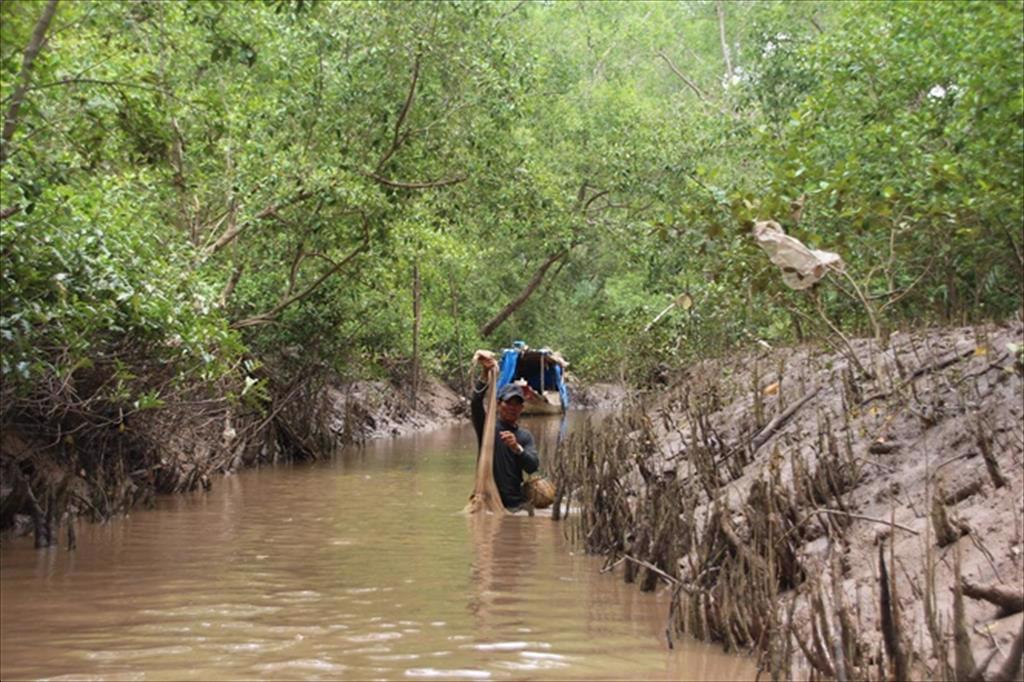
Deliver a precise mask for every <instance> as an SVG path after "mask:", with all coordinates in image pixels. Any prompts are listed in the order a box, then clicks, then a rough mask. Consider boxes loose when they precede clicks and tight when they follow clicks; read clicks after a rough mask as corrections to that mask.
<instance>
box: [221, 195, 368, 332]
mask: <svg viewBox="0 0 1024 682" xmlns="http://www.w3.org/2000/svg"><path fill="white" fill-rule="evenodd" d="M362 219H363V240H362V241H361V242H360V243H359V245H358V246H356V247H355V248H354V249H352V251H350V252H349V254H348V255H347V256H345V258H343V259H342V260H340V261H338V262H336V263H333V264H332V266H331V267H330V268H328V269H327V270H326V271H324V272H323V274H321V275H320V276H319V277H318V278H317V279H316V280H315V281H314V282H313V283H312V284H310V285H309V286H308V287H306V288H305V289H303V290H302V291H300V292H298V293H296V294H291V291H290V290H289V292H288V294H291V295H286V296H285V297H283V298H282V299H281V301H280V302H279V303H278V304H277V305H275V306H274V307H273V308H271V309H270V310H268V311H266V312H265V313H260V314H259V315H255V316H253V317H248V318H246V319H244V320H238V321H237V322H232V323H231V328H232V329H242V328H244V327H254V326H257V325H261V324H267V323H268V322H273V321H274V320H275V319H276V318H277V316H278V315H280V314H281V311H282V310H284V309H285V308H287V307H288V306H290V305H291V304H293V303H295V302H296V301H299V300H302V299H303V298H305V297H306V296H309V295H310V294H311V293H313V291H314V290H316V288H317V287H319V286H320V285H321V284H323V283H324V281H326V280H327V278H328V277H330V276H331V275H333V274H334V273H336V272H338V271H339V270H341V269H342V268H343V267H345V266H346V265H348V264H349V263H350V262H351V261H352V260H353V259H354V258H355V257H356V256H358V255H359V254H360V253H362V252H363V251H365V250H366V249H367V248H368V247H369V246H370V223H369V221H368V220H367V219H366V216H365V215H363V216H362Z"/></svg>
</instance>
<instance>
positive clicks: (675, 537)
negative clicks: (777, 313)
mask: <svg viewBox="0 0 1024 682" xmlns="http://www.w3.org/2000/svg"><path fill="white" fill-rule="evenodd" d="M1022 347H1024V340H1022V326H1021V324H1020V323H1012V324H1008V325H1003V326H998V327H986V328H962V329H946V330H935V331H928V332H920V333H914V334H898V335H895V336H893V337H892V339H891V340H890V342H889V345H888V346H887V347H884V348H883V347H881V346H880V345H879V344H878V343H876V342H875V341H873V340H864V339H861V340H852V341H850V343H849V345H848V346H847V345H846V344H840V345H839V349H833V350H829V349H816V348H807V347H804V348H793V349H777V350H771V351H762V352H759V353H756V354H750V355H748V356H746V357H743V358H737V357H731V358H728V359H727V360H721V361H706V362H703V363H700V364H698V365H695V366H693V367H690V368H688V369H686V370H685V371H683V372H680V373H679V374H678V375H677V376H675V377H674V381H673V382H672V384H671V386H670V387H669V388H668V389H667V390H666V391H665V392H664V393H660V394H657V395H653V396H650V397H649V399H648V400H646V401H644V402H642V403H640V404H637V405H634V406H633V407H631V408H630V409H628V410H626V411H625V412H623V413H622V415H621V416H620V417H618V418H615V419H612V420H609V421H607V422H606V423H605V424H604V425H603V426H602V427H599V428H594V429H591V430H589V431H588V430H584V431H583V432H581V433H580V434H579V435H578V436H576V437H574V438H573V439H571V440H570V442H569V443H568V445H567V447H566V449H565V452H564V453H563V457H562V460H561V468H560V470H559V471H558V472H557V477H558V478H559V482H560V484H561V488H562V491H563V494H565V495H566V496H567V497H568V499H570V500H571V502H572V503H573V504H579V505H580V506H581V512H580V523H581V529H580V534H581V538H582V539H583V541H584V542H585V544H586V546H587V547H588V549H589V550H590V551H592V552H598V553H603V554H605V556H606V557H607V566H609V567H615V570H616V571H618V572H620V573H621V574H622V575H623V576H624V578H625V579H626V580H627V581H635V582H638V583H639V584H640V586H641V588H642V589H647V590H654V589H668V590H670V591H671V593H672V594H673V595H674V597H675V602H674V604H673V606H672V610H671V616H670V619H671V620H672V621H673V624H674V627H675V630H676V632H686V633H690V634H692V635H694V636H697V637H699V638H701V639H710V640H716V641H720V642H723V643H724V644H726V646H727V647H728V648H733V649H753V650H755V651H757V652H759V654H760V656H761V665H762V667H763V668H764V669H766V670H770V671H771V673H772V675H773V676H775V677H778V678H783V679H786V678H791V677H794V676H795V677H817V678H821V677H826V678H840V679H843V678H848V679H908V678H914V679H989V680H995V679H1004V678H1010V679H1014V678H1018V677H1019V675H1020V670H1021V669H1020V667H1019V666H1020V656H1021V650H1020V646H1021V636H1022V633H1024V630H1022V627H1024V626H1022V614H1021V613H1020V610H1021V601H1022V599H1021V585H1022V581H1024V570H1022V549H1024V546H1022V542H1024V541H1022V533H1024V521H1022V517H1024V510H1022V503H1021V500H1022V491H1024V481H1022V478H1024V423H1022V412H1024V398H1022V382H1021V375H1022V371H1024V365H1022V356H1021V348H1022ZM852 353H856V355H855V356H853V355H852ZM660 586H664V587H660Z"/></svg>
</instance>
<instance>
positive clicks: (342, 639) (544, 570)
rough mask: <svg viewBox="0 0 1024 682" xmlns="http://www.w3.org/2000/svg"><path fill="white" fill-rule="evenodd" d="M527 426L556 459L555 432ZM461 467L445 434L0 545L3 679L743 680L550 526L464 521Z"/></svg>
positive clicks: (657, 605) (459, 442) (464, 470)
mask: <svg viewBox="0 0 1024 682" xmlns="http://www.w3.org/2000/svg"><path fill="white" fill-rule="evenodd" d="M531 428H533V429H534V431H535V432H537V433H538V434H539V436H540V439H541V440H542V441H543V442H544V443H545V444H544V447H545V448H551V447H553V441H554V438H555V435H556V433H557V428H558V420H557V419H551V418H547V419H546V420H544V421H534V422H532V423H531ZM542 453H543V451H542ZM473 463H474V438H473V435H472V431H471V429H469V428H463V427H456V428H449V429H445V430H441V431H437V432H433V433H428V434H421V435H418V436H414V437H408V438H399V439H395V440H393V441H381V442H375V443H371V444H369V445H368V446H367V447H365V448H363V449H351V450H344V451H342V452H339V454H338V456H337V457H336V458H335V459H334V460H332V461H330V462H325V463H319V464H315V465H309V466H287V467H277V468H268V469H263V470H260V471H248V472H244V473H242V474H240V475H237V476H231V477H228V478H225V479H223V480H218V481H216V483H215V487H214V489H213V491H211V492H209V493H199V494H192V495H186V496H179V497H173V498H166V499H161V500H160V502H159V504H158V506H157V508H156V509H153V510H145V511H138V512H135V513H133V514H132V515H131V516H130V517H127V518H122V519H118V520H114V521H112V522H110V523H108V524H104V525H85V524H83V525H81V526H80V527H79V531H78V532H79V548H78V549H77V550H75V551H73V552H69V551H67V549H66V548H64V547H61V548H59V549H53V548H51V549H48V550H35V549H33V548H32V543H31V539H30V538H21V539H18V540H13V541H8V542H5V544H4V546H3V552H2V558H0V567H2V579H0V623H2V632H0V635H2V639H0V644H2V647H0V677H2V678H3V679H4V680H16V679H25V678H31V679H38V678H47V679H66V680H70V679H76V680H86V679H102V680H118V679H131V680H218V679H332V680H333V679H355V680H364V679H419V678H428V679H431V678H432V679H481V680H483V679H523V680H528V679H545V680H547V679H588V680H592V679H694V680H710V679H728V680H736V679H744V678H751V677H752V676H753V668H752V665H751V662H750V661H749V660H748V659H744V658H739V657H732V656H727V655H725V654H723V653H721V651H720V650H719V649H718V648H716V647H711V646H705V645H698V644H694V643H690V642H687V641H683V642H677V643H676V648H675V649H674V650H670V649H668V648H667V647H666V644H665V637H664V627H665V618H666V613H667V608H668V607H667V594H664V593H662V594H642V593H640V592H639V591H638V590H637V588H636V587H635V586H633V585H626V584H624V583H623V582H622V580H621V577H619V576H616V575H611V574H602V573H601V572H600V566H601V562H600V560H599V559H597V558H595V557H588V556H583V555H580V554H578V553H574V551H573V548H572V546H571V544H570V543H569V542H568V541H567V540H566V539H565V536H564V533H565V527H564V524H563V523H560V522H554V521H552V520H551V519H550V518H543V517H536V518H529V517H525V516H522V517H520V516H516V517H508V518H488V517H467V516H463V515H461V514H459V510H460V509H461V508H462V506H463V504H464V503H465V500H466V497H467V495H468V493H469V491H470V490H471V488H472V480H473Z"/></svg>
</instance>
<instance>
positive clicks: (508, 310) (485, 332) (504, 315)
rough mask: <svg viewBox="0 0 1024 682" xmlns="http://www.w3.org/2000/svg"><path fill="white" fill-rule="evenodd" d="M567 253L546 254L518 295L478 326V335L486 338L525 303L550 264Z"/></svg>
mask: <svg viewBox="0 0 1024 682" xmlns="http://www.w3.org/2000/svg"><path fill="white" fill-rule="evenodd" d="M568 254H569V249H562V250H561V251H556V252H555V253H553V254H551V255H550V256H548V258H547V260H545V261H544V263H543V264H542V265H541V266H540V267H539V268H537V271H536V272H534V273H533V277H532V278H531V279H530V281H529V282H528V283H527V284H526V286H525V287H524V288H523V290H522V291H521V292H520V293H519V295H518V296H516V297H515V298H514V299H512V301H511V302H510V303H509V304H508V305H507V306H505V307H504V308H502V310H501V312H500V313H498V314H497V315H495V316H494V318H493V319H491V321H490V322H488V323H487V324H485V325H484V326H482V327H480V336H481V337H482V338H485V339H486V338H487V337H488V336H490V335H491V333H492V332H493V331H494V330H495V329H497V328H498V327H499V326H500V325H501V323H502V322H504V321H505V320H507V319H508V316H509V315H511V314H512V313H514V312H515V311H516V310H518V309H519V307H520V306H521V305H523V304H524V303H526V301H527V300H528V299H529V298H530V296H531V295H532V294H533V292H534V291H535V290H536V289H537V287H538V286H540V283H541V282H542V281H543V280H544V275H546V274H547V272H548V269H550V268H551V266H552V265H554V264H555V263H556V262H558V261H559V260H560V259H562V258H564V257H565V256H567V255H568Z"/></svg>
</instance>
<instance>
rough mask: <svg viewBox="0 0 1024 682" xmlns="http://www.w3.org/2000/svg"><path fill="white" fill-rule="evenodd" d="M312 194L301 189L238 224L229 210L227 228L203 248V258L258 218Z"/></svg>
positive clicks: (303, 199)
mask: <svg viewBox="0 0 1024 682" xmlns="http://www.w3.org/2000/svg"><path fill="white" fill-rule="evenodd" d="M313 195H314V192H313V191H311V190H303V191H301V192H299V193H297V194H295V195H294V196H292V197H290V198H289V199H285V200H284V201H282V202H281V203H276V204H268V205H267V206H266V207H265V208H264V209H263V210H262V211H260V212H259V213H257V214H256V215H254V216H253V217H252V218H251V219H250V220H246V221H245V222H243V223H240V224H239V223H236V222H235V221H234V218H233V213H234V212H233V211H229V215H231V216H232V219H231V220H230V221H229V222H228V227H227V229H226V230H224V232H223V234H221V236H220V237H218V238H217V241H215V242H214V243H213V244H211V245H210V246H208V247H206V249H204V253H203V256H204V258H209V257H210V256H212V255H213V254H215V253H217V252H218V251H220V250H221V249H223V248H224V247H225V246H227V245H228V244H230V243H231V242H232V241H234V240H235V238H236V237H238V235H239V234H241V233H242V230H244V229H245V228H246V227H248V226H249V225H252V224H253V223H255V222H257V221H259V220H263V219H264V218H267V217H270V216H272V215H275V214H276V213H277V212H278V211H280V210H281V209H283V208H287V207H288V206H293V205H295V204H297V203H300V202H302V201H305V200H306V199H309V198H310V197H312V196H313Z"/></svg>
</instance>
